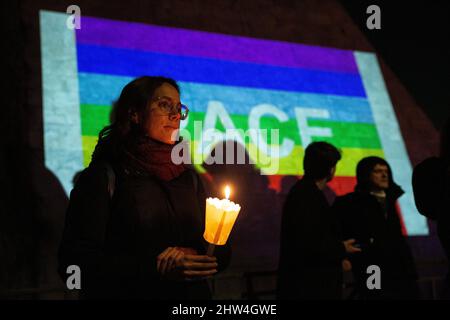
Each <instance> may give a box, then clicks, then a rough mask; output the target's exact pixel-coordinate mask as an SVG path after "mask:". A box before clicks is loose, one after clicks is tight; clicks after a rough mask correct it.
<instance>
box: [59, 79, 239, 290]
mask: <svg viewBox="0 0 450 320" xmlns="http://www.w3.org/2000/svg"><path fill="white" fill-rule="evenodd" d="M187 112H188V109H187V107H185V106H184V105H182V104H181V103H180V90H179V87H178V85H177V83H176V82H175V81H174V80H172V79H168V78H164V77H149V76H145V77H140V78H137V79H135V80H133V81H131V82H130V83H129V84H127V85H126V86H125V87H124V89H123V90H122V93H121V95H120V98H119V100H118V102H117V104H116V106H115V109H114V114H113V123H112V124H111V125H109V126H107V127H105V128H104V129H103V130H102V131H101V132H100V134H99V141H98V144H97V146H96V148H95V151H94V153H93V156H92V161H91V163H90V165H89V167H88V168H87V169H85V170H84V171H83V172H82V173H81V174H80V176H79V178H78V179H77V182H76V184H75V187H74V189H73V190H72V192H71V195H70V203H69V207H68V210H67V213H66V222H65V229H64V233H63V239H62V242H61V245H60V249H59V253H58V258H59V272H60V275H61V276H62V277H63V279H64V280H65V279H66V278H67V276H68V274H66V270H67V267H68V266H70V265H77V266H79V267H80V269H81V297H82V298H87V299H90V298H124V299H130V298H150V299H209V298H211V293H210V291H209V287H208V283H207V281H206V279H207V278H208V277H211V276H213V275H214V274H216V272H218V271H220V270H222V269H223V268H225V267H226V265H227V263H228V261H229V254H230V252H229V248H228V247H217V248H216V251H215V255H216V256H215V257H212V256H207V255H206V254H205V252H206V247H207V244H206V242H205V241H204V239H203V231H204V214H205V199H206V198H205V192H204V189H203V186H202V183H201V181H200V179H199V177H198V175H197V173H196V172H195V171H194V170H192V169H189V168H188V167H186V166H185V165H184V164H183V163H182V164H175V163H174V161H172V150H173V148H174V147H175V146H176V145H178V143H183V142H180V141H176V140H177V133H178V130H177V129H179V126H180V120H182V119H185V118H186V117H187ZM111 176H112V177H114V178H113V179H112V178H111ZM111 181H114V183H113V184H112V183H111Z"/></svg>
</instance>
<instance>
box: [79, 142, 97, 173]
mask: <svg viewBox="0 0 450 320" xmlns="http://www.w3.org/2000/svg"><path fill="white" fill-rule="evenodd" d="M97 140H98V137H97V136H81V145H82V148H83V165H84V166H85V167H87V166H88V165H89V163H90V162H91V156H92V152H94V149H95V146H96V145H97Z"/></svg>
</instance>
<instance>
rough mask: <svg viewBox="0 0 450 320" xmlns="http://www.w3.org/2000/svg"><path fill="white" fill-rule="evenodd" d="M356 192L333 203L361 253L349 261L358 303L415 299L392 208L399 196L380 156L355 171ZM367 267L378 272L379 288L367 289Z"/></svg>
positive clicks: (409, 255) (408, 254)
mask: <svg viewBox="0 0 450 320" xmlns="http://www.w3.org/2000/svg"><path fill="white" fill-rule="evenodd" d="M356 179H357V185H356V187H355V192H352V193H349V194H347V195H345V196H342V197H338V198H336V200H335V202H334V204H333V210H334V211H335V212H336V214H337V216H338V217H339V219H340V222H341V228H342V233H343V236H344V237H351V238H354V239H356V242H357V244H358V245H359V246H360V247H361V248H362V252H360V253H357V254H355V255H353V256H351V257H350V261H351V264H352V270H353V276H354V279H355V289H356V295H357V297H358V298H359V299H416V298H418V286H417V283H416V280H417V274H416V269H415V264H414V259H413V256H412V253H411V251H410V248H409V246H408V244H407V242H406V240H405V238H404V236H403V235H402V228H401V222H400V218H399V213H398V211H397V207H396V201H397V199H398V198H399V197H400V196H401V195H402V194H403V193H404V192H403V190H402V189H401V188H400V186H398V185H397V184H395V182H394V180H393V176H392V172H391V169H390V166H389V164H388V163H387V162H386V161H385V160H384V159H382V158H379V157H367V158H364V159H362V160H361V161H360V162H359V163H358V165H357V169H356ZM371 265H376V266H378V267H379V268H380V271H381V274H380V280H381V281H380V282H381V289H376V288H375V289H369V288H368V285H367V279H368V277H369V276H370V274H371V272H372V271H369V273H368V271H367V268H368V267H369V266H371Z"/></svg>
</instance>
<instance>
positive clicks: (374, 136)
mask: <svg viewBox="0 0 450 320" xmlns="http://www.w3.org/2000/svg"><path fill="white" fill-rule="evenodd" d="M80 110H81V119H82V122H81V131H82V134H83V135H85V136H96V135H98V133H99V131H100V130H101V129H102V128H103V127H104V126H105V125H107V124H109V113H110V110H111V107H110V106H97V105H86V104H82V105H81V108H80ZM204 118H205V113H204V112H190V113H189V123H188V124H187V126H186V129H187V130H188V131H189V132H190V133H191V137H194V121H203V120H204ZM230 118H231V120H232V121H233V123H234V125H235V127H236V128H237V129H242V130H244V131H246V130H248V116H246V115H230ZM308 125H309V126H311V127H323V128H330V129H331V132H332V133H333V137H329V138H327V137H313V138H312V140H313V141H318V140H321V141H327V142H329V143H332V144H333V145H335V146H336V147H338V148H362V149H381V143H380V139H379V137H378V133H377V129H376V127H375V125H373V124H368V123H354V122H336V121H327V120H308ZM260 128H261V129H275V128H278V129H279V134H280V141H282V140H283V139H286V138H288V139H291V140H293V141H294V143H295V145H302V143H301V138H300V136H299V130H298V126H297V121H296V120H295V119H289V120H288V121H286V122H283V123H280V122H279V121H278V120H277V119H275V118H273V117H263V118H261V122H260ZM216 129H218V130H220V131H222V132H225V129H224V128H223V126H222V123H221V122H220V121H217V123H216ZM245 140H246V141H245V142H246V143H249V142H250V141H249V138H248V137H247V136H246V138H245ZM267 141H268V143H269V144H270V143H271V136H270V133H269V131H268V135H267Z"/></svg>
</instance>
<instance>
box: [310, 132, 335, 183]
mask: <svg viewBox="0 0 450 320" xmlns="http://www.w3.org/2000/svg"><path fill="white" fill-rule="evenodd" d="M339 160H341V152H340V151H339V150H338V149H337V148H336V147H335V146H333V145H332V144H330V143H328V142H324V141H319V142H313V143H311V144H309V145H308V147H307V148H306V150H305V157H304V158H303V169H304V171H305V176H307V177H309V178H311V179H314V180H318V179H323V178H326V177H328V176H329V175H330V171H331V168H333V167H334V166H336V164H337V162H338V161H339Z"/></svg>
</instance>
